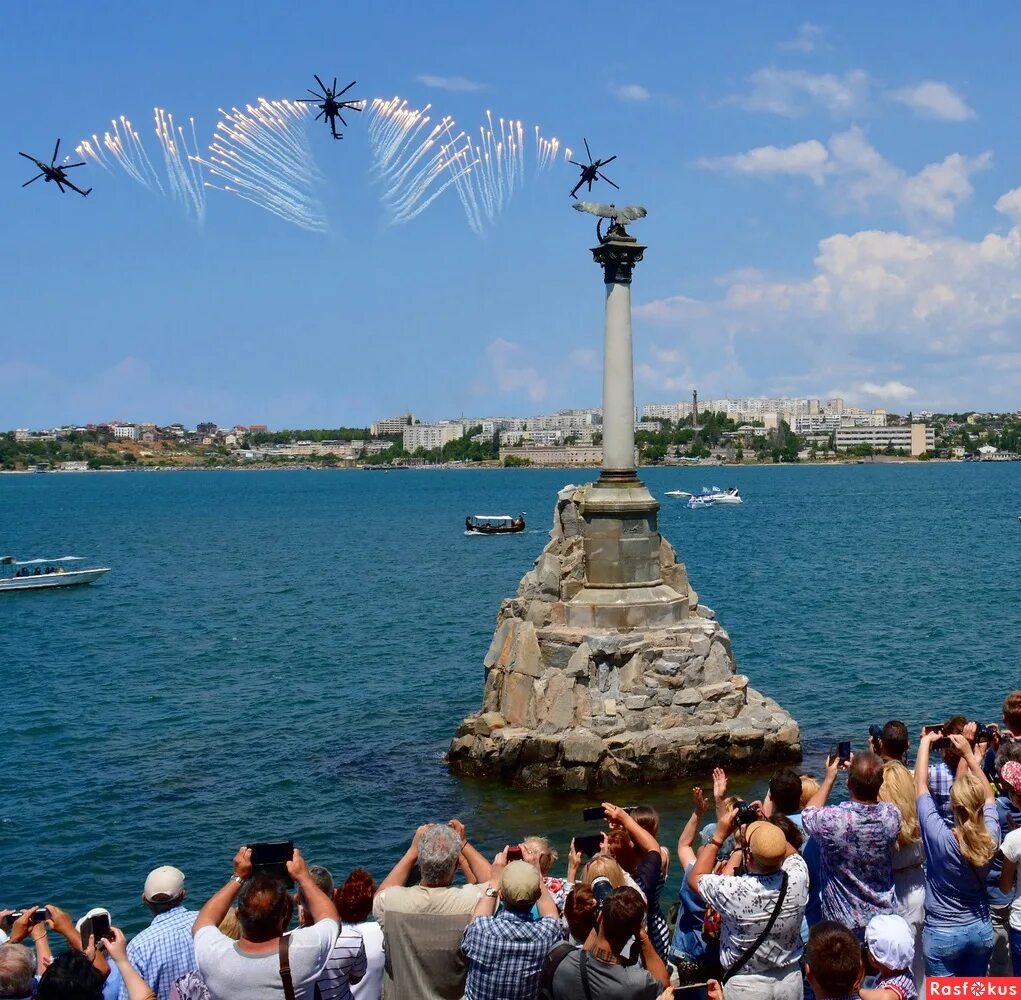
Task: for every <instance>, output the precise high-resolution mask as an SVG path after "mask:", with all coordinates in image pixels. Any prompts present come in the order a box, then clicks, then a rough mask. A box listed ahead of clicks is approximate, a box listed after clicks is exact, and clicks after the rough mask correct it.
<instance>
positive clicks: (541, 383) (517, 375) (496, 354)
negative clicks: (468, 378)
mask: <svg viewBox="0 0 1021 1000" xmlns="http://www.w3.org/2000/svg"><path fill="white" fill-rule="evenodd" d="M522 357H527V352H525V351H523V350H522V348H521V346H520V345H519V344H514V343H511V342H510V341H509V340H504V339H503V338H502V337H497V338H496V339H495V340H491V341H490V342H489V343H488V344H487V345H486V361H487V362H488V366H489V377H490V379H491V380H492V382H493V383H494V384H495V385H496V388H497V391H498V392H501V393H504V394H513V393H520V392H524V393H525V394H526V395H527V396H528V398H529V399H530V400H532V402H539V401H540V400H543V399H545V398H546V396H547V395H548V394H549V384H548V383H547V381H546V379H545V378H543V377H542V376H541V375H540V374H539V372H538V370H537V369H535V368H532V367H531V366H528V365H517V364H515V361H516V360H517V359H518V358H522Z"/></svg>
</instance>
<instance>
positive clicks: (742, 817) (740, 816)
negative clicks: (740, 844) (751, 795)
mask: <svg viewBox="0 0 1021 1000" xmlns="http://www.w3.org/2000/svg"><path fill="white" fill-rule="evenodd" d="M736 805H737V825H738V826H747V825H748V824H749V823H754V822H755V821H756V820H757V819H759V807H758V806H750V805H748V803H747V802H745V801H744V800H743V799H739V800H738V801H737V803H736Z"/></svg>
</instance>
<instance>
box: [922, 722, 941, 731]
mask: <svg viewBox="0 0 1021 1000" xmlns="http://www.w3.org/2000/svg"><path fill="white" fill-rule="evenodd" d="M922 732H923V733H941V732H943V723H942V722H937V723H936V724H935V725H934V726H922Z"/></svg>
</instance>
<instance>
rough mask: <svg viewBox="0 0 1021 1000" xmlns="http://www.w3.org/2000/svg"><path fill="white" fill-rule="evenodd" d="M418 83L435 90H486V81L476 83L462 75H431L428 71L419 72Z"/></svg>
mask: <svg viewBox="0 0 1021 1000" xmlns="http://www.w3.org/2000/svg"><path fill="white" fill-rule="evenodd" d="M415 79H416V80H418V82H419V83H421V84H424V85H425V86H426V87H432V88H434V89H435V90H453V91H461V92H464V93H473V92H475V91H478V90H486V89H488V87H489V84H488V83H478V82H477V81H475V80H469V79H467V78H466V77H463V76H433V75H432V74H430V73H421V74H419V75H418V76H417V77H416V78H415Z"/></svg>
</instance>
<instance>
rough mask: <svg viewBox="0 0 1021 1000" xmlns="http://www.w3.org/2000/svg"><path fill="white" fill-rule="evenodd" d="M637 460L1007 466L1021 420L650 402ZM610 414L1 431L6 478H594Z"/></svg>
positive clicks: (1020, 436) (835, 403) (1020, 438)
mask: <svg viewBox="0 0 1021 1000" xmlns="http://www.w3.org/2000/svg"><path fill="white" fill-rule="evenodd" d="M635 432H636V433H635V442H636V447H637V451H638V461H639V462H641V463H642V464H645V465H650V464H651V465H655V464H673V463H680V462H690V461H714V462H729V463H742V462H748V463H750V462H798V461H848V460H851V461H857V460H859V459H870V458H875V459H879V458H883V457H886V458H897V459H920V460H927V459H932V458H937V459H964V458H970V459H975V460H981V461H1009V460H1014V459H1017V458H1018V457H1019V453H1021V413H929V412H923V413H919V414H910V413H909V414H907V415H898V414H894V413H888V412H887V411H886V410H883V409H871V410H864V409H861V408H858V407H854V406H848V405H845V404H844V401H843V400H841V399H827V400H825V401H823V400H819V399H809V398H804V399H794V398H771V397H755V398H746V399H709V400H704V401H702V402H699V401H698V400H697V397H696V398H693V399H692V400H691V401H684V402H677V403H652V404H647V405H645V406H642V407H641V408H640V410H639V409H638V408H636V411H635ZM601 442H602V411H601V410H600V409H598V408H588V409H568V410H559V411H557V412H556V413H549V414H540V415H536V416H529V417H493V416H476V417H463V416H462V417H459V418H457V419H451V420H440V421H432V422H430V421H422V420H419V419H418V418H416V416H415V414H414V413H411V412H408V413H402V414H399V415H397V416H394V417H388V418H384V419H380V420H377V421H375V422H373V423H372V424H371V425H370V426H369V427H367V428H351V427H339V428H333V429H324V428H318V429H306V430H286V429H285V430H275V431H271V430H270V429H269V428H268V427H267V426H266V425H264V424H251V425H248V426H244V425H240V424H238V425H234V426H232V427H230V428H223V427H218V426H217V425H216V424H214V423H211V422H206V423H200V424H198V425H197V426H196V427H194V428H187V427H185V426H184V425H183V424H180V423H175V424H170V425H166V426H160V425H157V424H155V423H147V422H138V423H129V422H123V421H110V422H108V423H101V424H86V425H81V426H62V427H55V428H48V429H41V430H33V429H28V428H19V429H16V430H11V431H6V432H0V470H4V471H25V470H33V469H34V470H39V471H47V470H51V469H52V470H66V471H78V470H86V469H124V468H155V467H158V468H210V467H215V468H221V467H225V466H229V467H252V468H272V467H278V466H289V465H316V466H334V467H346V468H355V467H366V466H368V467H375V466H393V465H423V464H474V465H483V464H489V465H496V464H500V465H505V466H514V465H533V466H565V465H566V466H569V465H579V466H595V465H598V464H599V463H600V462H601V460H602V446H601Z"/></svg>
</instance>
